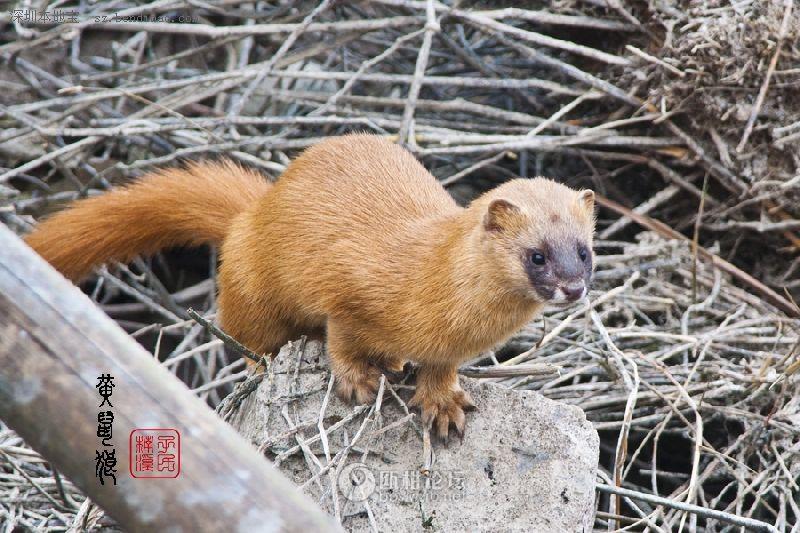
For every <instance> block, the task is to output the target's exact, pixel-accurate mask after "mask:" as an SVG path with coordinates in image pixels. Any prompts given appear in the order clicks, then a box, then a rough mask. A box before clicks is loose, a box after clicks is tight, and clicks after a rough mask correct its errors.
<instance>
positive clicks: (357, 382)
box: [28, 135, 594, 436]
mask: <svg viewBox="0 0 800 533" xmlns="http://www.w3.org/2000/svg"><path fill="white" fill-rule="evenodd" d="M592 200H593V197H592V196H591V194H590V193H583V194H580V193H577V192H575V191H573V190H571V189H568V188H567V187H564V186H563V185H559V184H557V183H555V182H552V181H549V180H544V179H534V180H522V179H518V180H513V181H511V182H508V183H506V184H504V185H502V186H500V187H498V188H497V189H495V190H493V191H490V192H489V193H487V194H485V195H483V196H482V197H480V198H478V199H477V200H475V201H474V202H473V203H472V204H471V205H470V206H469V207H468V208H466V209H464V208H461V207H459V206H457V205H456V203H455V202H454V201H453V199H452V198H451V197H450V195H449V194H447V192H446V191H445V190H444V189H443V188H442V187H441V186H440V185H439V183H438V182H437V181H436V179H435V178H434V177H433V176H432V175H431V174H430V173H429V172H428V171H427V170H425V168H424V167H423V166H422V165H420V164H419V162H418V161H417V160H416V159H415V158H414V157H413V156H412V155H411V154H410V153H408V152H406V151H405V150H403V149H402V148H400V147H398V146H396V145H394V144H392V143H390V142H388V141H386V140H383V139H381V138H379V137H375V136H369V135H348V136H344V137H338V138H333V139H329V140H327V141H325V142H323V143H321V144H319V145H317V146H314V147H312V148H310V149H308V150H307V151H306V152H304V153H303V154H302V155H301V156H300V157H298V158H297V159H296V160H295V161H294V162H292V164H291V165H289V167H288V168H287V170H286V172H285V173H284V174H283V176H282V177H281V178H280V180H278V182H277V183H276V184H275V185H274V186H273V187H272V188H271V189H268V186H267V185H266V183H265V182H264V181H263V180H262V179H260V178H256V175H254V174H253V173H250V172H248V171H245V170H243V169H241V168H239V167H236V166H234V165H232V164H227V165H224V166H220V165H215V164H210V165H209V164H206V165H195V166H192V167H190V168H189V169H187V170H185V171H184V170H172V171H162V172H159V173H156V174H153V175H150V176H146V177H145V178H143V179H142V180H140V181H139V182H137V183H136V184H135V185H132V186H130V187H128V188H125V189H122V190H119V191H114V192H111V193H109V194H106V195H103V196H101V197H98V198H92V199H90V200H82V201H80V202H77V203H76V204H75V205H74V206H73V207H71V208H70V209H68V210H67V211H65V212H63V213H60V214H57V215H55V216H54V217H53V218H51V219H50V220H48V221H46V222H44V223H43V224H42V225H40V227H39V228H38V229H37V230H36V231H35V232H34V233H32V234H31V235H30V236H29V237H28V242H29V243H30V244H31V245H32V246H33V247H34V248H35V249H36V250H37V251H39V253H41V254H42V255H43V256H44V257H45V258H46V259H47V260H48V261H50V262H51V263H53V264H54V265H55V266H56V267H57V268H58V269H59V270H61V271H62V272H64V273H65V274H66V275H67V276H69V277H71V278H73V279H77V278H80V277H81V276H83V275H85V274H86V273H87V272H88V271H89V269H90V268H91V267H92V266H94V265H97V264H99V263H101V262H103V261H106V260H109V259H118V260H129V259H130V258H132V257H133V256H134V255H135V254H137V253H152V252H155V251H156V250H157V249H160V248H162V247H164V246H169V245H174V244H197V243H200V242H219V241H222V256H221V259H222V261H221V266H220V272H219V309H220V315H221V321H222V326H223V328H224V329H225V330H226V331H227V332H228V333H230V334H232V335H233V336H234V337H235V338H237V339H238V340H240V341H241V342H243V343H244V344H245V345H246V346H248V347H249V348H250V349H252V350H254V351H256V352H261V353H276V352H277V350H278V348H279V347H280V346H281V345H282V344H284V343H285V342H286V341H288V340H291V339H293V338H296V337H297V336H298V335H300V334H302V333H308V332H311V331H318V330H320V329H321V328H326V329H327V339H328V351H329V354H330V357H331V366H332V369H333V372H334V375H335V376H336V382H337V390H338V392H339V393H340V395H342V396H344V397H345V398H353V399H355V400H356V401H358V402H365V401H368V400H369V399H370V398H372V397H373V396H374V394H375V391H376V389H377V385H378V380H379V376H380V373H379V370H378V369H377V368H376V365H377V366H381V367H384V368H387V369H391V370H397V369H400V368H402V366H403V363H404V362H405V361H406V360H407V359H411V360H413V361H415V362H417V363H418V364H419V365H420V370H419V376H418V382H417V393H416V395H415V397H414V398H413V400H412V403H413V404H414V405H419V406H420V407H421V408H422V411H423V416H424V420H425V421H426V423H429V424H433V423H434V422H435V424H436V428H437V430H438V432H439V434H440V435H443V436H446V435H447V432H448V427H449V426H450V425H451V424H453V425H455V427H456V429H457V430H458V431H459V432H461V431H463V428H464V411H463V410H464V408H465V407H467V406H469V405H471V404H470V400H469V398H468V397H467V396H466V394H465V393H464V392H463V391H462V390H461V388H460V387H459V385H458V380H457V375H456V368H457V366H458V365H459V364H460V363H462V362H463V361H465V360H466V359H468V358H470V357H473V356H475V355H476V354H478V353H480V352H483V351H485V350H488V349H490V348H492V347H494V346H496V345H497V344H498V343H500V342H502V341H503V340H505V339H506V338H508V337H509V336H510V335H511V334H512V333H514V332H515V331H516V330H518V329H519V328H521V327H522V326H523V325H524V324H525V323H527V322H528V321H529V320H530V319H531V318H532V317H533V316H534V315H535V314H536V313H537V312H538V311H539V310H540V309H541V308H542V306H543V299H542V298H541V297H538V296H537V294H536V292H535V291H534V290H533V289H532V288H531V283H530V280H529V278H528V273H526V270H525V266H524V262H523V260H522V257H523V255H524V250H526V249H527V247H530V246H538V245H540V244H541V243H542V242H543V238H544V237H548V238H549V239H556V240H559V239H573V240H574V239H576V238H579V239H581V241H582V242H584V241H585V243H586V244H588V246H589V248H590V249H591V239H592V232H593V225H594V220H593V214H592ZM553 215H558V216H553Z"/></svg>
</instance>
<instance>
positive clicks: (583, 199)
mask: <svg viewBox="0 0 800 533" xmlns="http://www.w3.org/2000/svg"><path fill="white" fill-rule="evenodd" d="M578 201H579V202H580V205H582V206H583V207H584V208H586V210H587V211H589V212H590V213H593V212H594V191H593V190H591V189H584V190H582V191H581V192H580V193H579V194H578Z"/></svg>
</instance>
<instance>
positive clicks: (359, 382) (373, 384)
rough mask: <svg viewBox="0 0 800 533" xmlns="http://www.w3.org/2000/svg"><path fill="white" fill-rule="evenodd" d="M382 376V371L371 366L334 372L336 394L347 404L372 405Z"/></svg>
mask: <svg viewBox="0 0 800 533" xmlns="http://www.w3.org/2000/svg"><path fill="white" fill-rule="evenodd" d="M380 376H381V374H380V371H379V370H378V369H377V368H375V367H373V366H371V365H364V366H363V367H351V368H349V369H347V370H346V371H344V372H341V371H340V372H334V379H335V383H336V394H337V396H339V398H341V399H342V400H344V401H346V402H355V403H357V404H365V403H370V402H372V401H373V400H374V399H375V395H376V393H377V392H378V386H379V385H380Z"/></svg>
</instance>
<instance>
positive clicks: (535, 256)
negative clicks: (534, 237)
mask: <svg viewBox="0 0 800 533" xmlns="http://www.w3.org/2000/svg"><path fill="white" fill-rule="evenodd" d="M531 263H533V264H534V265H543V264H544V263H545V259H544V254H543V253H542V252H536V251H534V252H531Z"/></svg>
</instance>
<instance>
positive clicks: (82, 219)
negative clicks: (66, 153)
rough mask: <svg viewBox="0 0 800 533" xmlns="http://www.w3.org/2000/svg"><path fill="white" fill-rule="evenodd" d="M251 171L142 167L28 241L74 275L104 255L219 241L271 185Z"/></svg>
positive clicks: (213, 166)
mask: <svg viewBox="0 0 800 533" xmlns="http://www.w3.org/2000/svg"><path fill="white" fill-rule="evenodd" d="M269 187H270V184H269V183H268V182H267V181H266V180H265V179H264V177H263V176H262V175H260V174H259V173H257V172H255V171H251V170H247V169H245V168H242V167H240V166H238V165H236V164H235V163H232V162H230V161H223V162H218V163H217V162H206V163H194V164H190V165H188V166H187V167H186V168H179V169H165V170H160V171H156V172H154V173H152V174H147V175H145V176H143V177H142V178H140V179H139V180H137V181H136V182H134V183H133V184H131V185H128V186H125V187H121V188H118V189H114V190H113V191H111V192H108V193H106V194H103V195H101V196H97V197H93V198H87V199H84V200H78V201H76V202H75V203H73V204H72V205H71V206H69V207H68V208H67V209H65V210H64V211H61V212H59V213H56V214H55V215H53V216H51V217H49V218H48V219H46V220H45V221H44V222H42V223H41V224H39V225H38V226H37V228H36V229H35V230H34V231H33V232H32V233H30V234H29V235H28V236H27V237H26V238H25V240H26V242H27V243H28V245H30V246H31V247H32V248H33V249H34V250H36V251H37V252H38V253H39V254H40V255H41V256H42V257H43V258H44V259H46V260H47V261H48V262H49V263H50V264H52V265H53V266H54V267H55V268H56V269H57V270H59V271H60V272H61V273H62V274H64V276H66V277H67V278H70V279H72V280H74V281H78V280H80V279H81V278H83V277H85V276H86V275H88V274H89V273H91V271H92V269H93V268H94V267H96V266H99V265H101V264H103V263H105V262H108V261H112V260H116V261H122V262H128V261H130V260H131V259H133V258H134V257H136V256H137V255H140V254H143V255H149V254H153V253H156V252H158V251H159V250H161V249H164V248H168V247H171V246H181V245H199V244H206V243H220V242H221V241H222V240H223V239H224V238H225V235H226V234H227V232H228V229H229V227H230V224H231V220H232V219H233V217H234V216H236V215H237V214H238V213H241V212H242V211H244V210H245V209H247V208H248V207H249V206H250V205H251V204H253V203H254V202H255V201H257V200H258V199H259V198H260V197H261V196H262V195H264V194H265V193H266V192H267V191H268V190H269Z"/></svg>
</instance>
